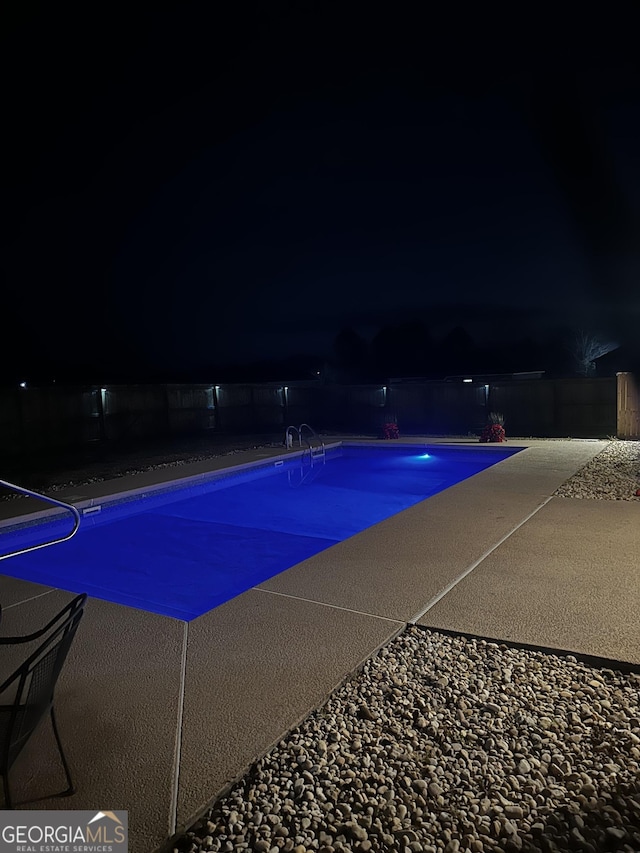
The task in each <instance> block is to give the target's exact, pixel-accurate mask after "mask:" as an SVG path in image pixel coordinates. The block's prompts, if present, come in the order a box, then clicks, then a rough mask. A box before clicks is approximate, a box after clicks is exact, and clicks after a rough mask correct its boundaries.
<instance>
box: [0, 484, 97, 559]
mask: <svg viewBox="0 0 640 853" xmlns="http://www.w3.org/2000/svg"><path fill="white" fill-rule="evenodd" d="M0 486H4V488H5V489H10V490H12V491H14V492H18V493H19V494H21V495H26V496H27V497H29V498H37V499H38V500H41V501H46V502H47V503H50V504H53V505H54V506H59V507H62V509H66V510H68V511H69V512H70V513H71V515H72V516H73V530H72V531H71V533H67V534H66V535H65V536H58V537H56V538H55V539H49V540H47V541H46V542H41V543H40V544H38V545H29V546H28V547H27V548H19V549H18V550H16V551H9V553H8V554H0V560H7V559H9V557H17V556H18V554H27V553H28V552H29V551H37V550H38V548H46V547H47V546H48V545H57V544H58V543H59V542H66V541H67V539H71V537H72V536H75V534H76V533H77V532H78V528H79V527H80V513H79V512H78V510H77V509H76V508H75V507H74V506H73V504H68V503H65V502H64V501H59V500H56V498H50V497H49V496H48V495H42V494H40V492H34V491H32V490H31V489H24V488H23V487H22V486H16V485H15V483H9V482H7V480H0Z"/></svg>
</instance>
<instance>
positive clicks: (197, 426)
mask: <svg viewBox="0 0 640 853" xmlns="http://www.w3.org/2000/svg"><path fill="white" fill-rule="evenodd" d="M214 393H215V392H214V386H213V385H167V406H168V417H169V429H170V430H171V432H175V433H179V432H185V433H186V432H198V431H203V432H206V431H207V430H212V429H215V428H216V425H217V424H216V411H215V403H214Z"/></svg>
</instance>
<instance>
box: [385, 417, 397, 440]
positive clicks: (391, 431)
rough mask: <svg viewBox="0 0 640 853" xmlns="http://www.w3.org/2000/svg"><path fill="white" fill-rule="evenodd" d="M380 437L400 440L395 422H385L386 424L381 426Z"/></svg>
mask: <svg viewBox="0 0 640 853" xmlns="http://www.w3.org/2000/svg"><path fill="white" fill-rule="evenodd" d="M382 437H383V438H400V430H399V429H398V424H397V423H396V421H387V423H386V424H382Z"/></svg>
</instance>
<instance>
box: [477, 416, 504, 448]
mask: <svg viewBox="0 0 640 853" xmlns="http://www.w3.org/2000/svg"><path fill="white" fill-rule="evenodd" d="M506 440H507V437H506V433H505V431H504V416H503V415H502V414H501V413H500V412H491V413H490V414H489V423H488V424H487V425H486V427H485V428H484V429H483V430H482V433H481V435H480V441H482V442H501V441H506Z"/></svg>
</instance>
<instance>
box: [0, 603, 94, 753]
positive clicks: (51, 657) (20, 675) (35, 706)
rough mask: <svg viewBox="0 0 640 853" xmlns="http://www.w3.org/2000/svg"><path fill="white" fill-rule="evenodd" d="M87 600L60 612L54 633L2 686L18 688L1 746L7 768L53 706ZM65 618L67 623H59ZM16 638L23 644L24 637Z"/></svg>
mask: <svg viewBox="0 0 640 853" xmlns="http://www.w3.org/2000/svg"><path fill="white" fill-rule="evenodd" d="M85 600H86V595H83V596H78V597H77V598H76V599H74V600H73V601H72V602H70V604H69V605H67V606H66V607H65V608H64V609H63V610H62V611H60V613H59V614H58V616H56V617H55V618H54V619H53V620H52V621H51V622H50V623H49V626H51V625H54V624H56V623H59V624H57V627H56V628H55V630H53V631H52V633H51V634H49V636H48V637H47V638H46V639H45V640H44V641H43V642H42V643H41V644H40V646H39V647H38V648H37V649H36V650H35V651H34V652H33V653H32V654H30V655H29V657H28V658H27V659H26V660H25V661H24V663H22V664H21V665H20V666H19V667H18V668H17V669H16V670H15V672H14V673H13V674H12V675H11V676H9V678H8V679H7V680H6V681H5V682H4V684H3V685H2V686H1V687H0V691H2V690H4V689H7V688H8V687H9V686H10V685H13V684H14V685H15V695H14V700H13V705H12V707H11V713H10V718H9V724H8V727H7V730H6V732H5V736H6V740H5V743H4V744H3V745H2V747H3V751H2V759H3V762H2V763H3V764H5V766H6V767H10V766H11V765H12V764H13V762H14V760H15V759H16V757H17V756H18V754H19V753H20V751H21V750H22V748H23V747H24V745H25V744H26V743H27V741H28V740H29V738H30V737H31V735H32V734H33V732H34V731H35V728H36V726H37V725H38V723H39V722H40V720H41V719H42V718H43V716H44V715H45V714H46V713H47V712H48V711H49V709H50V708H51V706H52V704H53V693H54V690H55V686H56V682H57V680H58V676H59V675H60V672H61V671H62V667H63V665H64V662H65V660H66V657H67V655H68V653H69V649H70V648H71V643H72V642H73V638H74V637H75V634H76V631H77V630H78V624H79V623H80V619H81V618H82V615H83V613H84V602H85ZM62 616H64V620H63V621H61V622H60V618H61V617H62ZM42 630H43V631H44V630H46V629H42ZM41 634H42V631H38V632H36V635H41ZM29 636H30V637H33V636H34V635H33V634H31V635H29ZM3 639H5V638H3ZM15 639H16V640H18V641H22V639H23V638H15Z"/></svg>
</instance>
